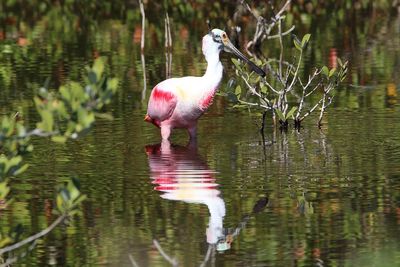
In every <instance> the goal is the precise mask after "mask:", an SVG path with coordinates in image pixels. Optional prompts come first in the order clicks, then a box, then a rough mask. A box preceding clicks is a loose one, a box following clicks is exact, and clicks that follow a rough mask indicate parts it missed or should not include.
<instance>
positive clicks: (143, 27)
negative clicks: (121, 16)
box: [139, 0, 146, 52]
mask: <svg viewBox="0 0 400 267" xmlns="http://www.w3.org/2000/svg"><path fill="white" fill-rule="evenodd" d="M139 7H140V13H141V14H142V39H141V42H140V48H141V49H142V52H143V50H144V34H145V23H146V15H145V13H144V6H143V1H142V0H139Z"/></svg>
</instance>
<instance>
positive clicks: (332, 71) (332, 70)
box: [329, 68, 336, 78]
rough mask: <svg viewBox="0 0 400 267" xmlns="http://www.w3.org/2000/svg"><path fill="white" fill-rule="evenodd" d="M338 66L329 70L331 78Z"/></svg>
mask: <svg viewBox="0 0 400 267" xmlns="http://www.w3.org/2000/svg"><path fill="white" fill-rule="evenodd" d="M335 72H336V68H333V69H331V70H330V71H329V78H330V77H332V75H333V74H335Z"/></svg>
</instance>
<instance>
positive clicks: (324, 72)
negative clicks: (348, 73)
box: [321, 66, 329, 77]
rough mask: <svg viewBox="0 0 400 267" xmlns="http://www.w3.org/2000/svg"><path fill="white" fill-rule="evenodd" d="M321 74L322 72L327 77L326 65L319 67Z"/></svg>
mask: <svg viewBox="0 0 400 267" xmlns="http://www.w3.org/2000/svg"><path fill="white" fill-rule="evenodd" d="M321 72H322V74H324V75H325V76H326V77H329V69H328V67H327V66H323V67H322V69H321Z"/></svg>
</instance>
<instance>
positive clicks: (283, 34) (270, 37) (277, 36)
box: [267, 25, 296, 40]
mask: <svg viewBox="0 0 400 267" xmlns="http://www.w3.org/2000/svg"><path fill="white" fill-rule="evenodd" d="M295 28H296V27H295V26H294V25H293V26H292V27H291V28H290V29H289V30H287V31H285V32H283V33H282V34H275V35H270V36H268V37H267V39H268V40H271V39H276V38H279V36H280V35H281V36H285V35H288V34H289V33H291V32H292V31H293V30H294V29H295Z"/></svg>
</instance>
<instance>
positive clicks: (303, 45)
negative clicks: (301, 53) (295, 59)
mask: <svg viewBox="0 0 400 267" xmlns="http://www.w3.org/2000/svg"><path fill="white" fill-rule="evenodd" d="M310 37H311V34H309V33H307V34H306V35H304V36H303V39H302V40H301V46H302V47H303V48H304V47H305V45H306V44H307V43H308V41H309V40H310Z"/></svg>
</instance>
